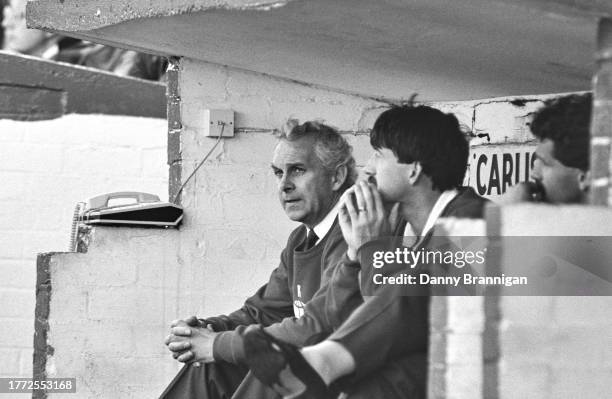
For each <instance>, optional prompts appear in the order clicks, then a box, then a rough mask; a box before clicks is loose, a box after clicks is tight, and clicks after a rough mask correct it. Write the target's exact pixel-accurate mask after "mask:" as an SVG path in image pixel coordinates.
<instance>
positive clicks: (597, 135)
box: [590, 18, 612, 206]
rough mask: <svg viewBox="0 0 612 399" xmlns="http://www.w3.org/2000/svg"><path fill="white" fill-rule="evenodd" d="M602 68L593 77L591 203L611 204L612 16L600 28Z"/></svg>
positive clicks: (599, 62) (599, 55)
mask: <svg viewBox="0 0 612 399" xmlns="http://www.w3.org/2000/svg"><path fill="white" fill-rule="evenodd" d="M597 64H598V69H597V72H596V73H595V76H594V77H593V92H594V96H593V117H592V122H591V174H592V178H593V180H592V187H591V198H590V203H591V204H593V205H604V206H605V205H608V204H610V202H611V201H612V186H611V185H610V170H611V169H612V163H611V161H612V159H611V158H610V142H611V140H612V19H610V18H602V19H601V20H600V21H599V28H598V32H597Z"/></svg>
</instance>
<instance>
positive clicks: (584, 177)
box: [577, 171, 591, 193]
mask: <svg viewBox="0 0 612 399" xmlns="http://www.w3.org/2000/svg"><path fill="white" fill-rule="evenodd" d="M577 179H578V188H580V191H582V192H583V193H586V192H587V191H589V187H591V172H590V171H586V172H583V171H580V173H578V176H577Z"/></svg>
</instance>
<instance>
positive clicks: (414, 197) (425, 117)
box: [244, 106, 485, 398]
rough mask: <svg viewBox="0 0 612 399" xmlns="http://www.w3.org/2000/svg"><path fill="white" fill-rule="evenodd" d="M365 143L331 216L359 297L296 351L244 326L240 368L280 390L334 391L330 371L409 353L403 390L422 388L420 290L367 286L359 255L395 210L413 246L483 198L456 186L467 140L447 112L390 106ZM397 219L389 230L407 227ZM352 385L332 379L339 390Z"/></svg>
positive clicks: (369, 366)
mask: <svg viewBox="0 0 612 399" xmlns="http://www.w3.org/2000/svg"><path fill="white" fill-rule="evenodd" d="M370 143H371V145H372V147H373V148H374V150H375V151H374V154H373V155H372V157H371V158H370V161H369V162H368V165H367V166H366V168H365V173H366V175H367V176H368V181H367V182H360V183H358V184H356V185H355V186H354V187H353V188H351V189H349V190H347V191H346V192H345V194H344V195H343V199H342V207H341V209H340V216H339V220H340V226H341V228H342V233H343V236H344V239H345V240H346V242H347V245H348V249H347V253H346V256H345V257H344V259H343V261H342V263H341V264H340V265H339V266H338V268H337V270H340V271H341V270H343V269H358V270H360V271H361V290H362V291H361V292H362V294H363V295H364V298H365V302H364V303H363V304H362V305H361V306H359V307H358V308H357V309H356V310H355V311H354V312H353V313H352V314H351V315H350V316H349V318H348V319H347V320H346V321H345V322H344V323H343V324H342V325H341V326H340V327H339V328H338V329H337V330H336V331H335V332H334V333H333V334H332V335H331V336H330V337H329V338H328V339H326V340H325V341H323V342H321V343H318V344H316V345H313V346H310V347H305V348H303V349H301V350H298V348H296V347H294V346H292V345H289V344H286V343H284V342H282V341H280V340H277V339H275V338H274V337H271V336H270V335H268V334H266V333H265V332H264V331H262V330H261V329H258V328H250V329H249V330H247V333H246V335H245V341H244V342H245V352H246V353H247V355H248V356H247V362H248V364H249V367H250V369H251V370H252V371H253V373H254V374H255V375H256V376H257V377H258V378H259V379H260V380H261V381H262V382H264V383H266V384H268V385H269V386H272V387H274V388H275V389H276V390H277V391H278V392H279V393H281V394H283V395H286V396H291V395H303V397H312V398H325V397H329V398H332V397H335V396H336V395H337V391H336V390H334V389H332V388H329V386H330V384H331V383H332V382H334V381H336V380H338V379H339V378H341V377H344V376H348V375H352V376H353V377H354V379H352V380H351V382H353V381H356V380H357V379H358V378H360V377H362V376H365V375H369V374H371V373H373V372H375V371H376V370H378V369H380V368H381V367H384V366H385V365H386V364H388V362H390V361H392V360H394V359H397V358H399V357H404V358H410V359H411V361H412V368H411V371H412V375H407V376H406V380H405V384H408V385H409V386H410V387H411V389H410V391H409V392H408V393H406V396H405V397H409V398H420V397H424V396H425V392H426V385H427V384H426V370H427V351H428V336H429V299H428V296H427V295H428V289H427V287H426V286H417V287H415V288H414V290H413V292H406V291H404V290H402V289H398V288H397V287H396V286H393V285H391V286H389V285H386V286H378V287H376V286H375V285H374V283H373V278H372V277H373V274H374V268H373V267H372V258H371V257H369V256H368V254H371V253H372V247H374V248H381V244H382V246H383V247H384V248H387V247H386V245H387V244H386V243H385V242H384V241H381V240H380V239H381V238H383V237H388V236H391V235H393V230H394V229H393V228H394V226H395V225H396V221H397V219H398V216H399V218H401V219H404V220H405V221H406V222H407V223H408V224H409V225H410V226H411V227H412V230H413V231H414V233H416V235H417V241H416V243H414V244H413V245H412V246H411V249H412V250H413V251H416V250H418V249H420V248H428V246H429V245H431V243H432V234H433V230H434V228H435V224H436V221H437V220H438V218H440V217H459V218H482V216H483V207H484V204H485V200H484V199H483V198H481V197H479V196H478V195H476V193H475V192H474V191H473V190H472V189H471V188H463V187H461V183H462V181H463V176H464V174H465V170H466V166H467V157H468V143H467V141H466V138H465V135H464V134H463V132H462V131H461V129H460V128H459V123H458V121H457V119H456V118H455V117H454V116H453V115H450V114H444V113H442V112H441V111H439V110H436V109H433V108H431V107H426V106H416V107H415V106H407V107H396V108H392V109H390V110H387V111H385V112H383V113H382V114H381V115H380V116H379V118H378V119H377V121H376V122H375V124H374V128H373V130H372V134H371V137H370ZM406 222H404V223H402V224H400V226H401V227H400V229H399V230H395V231H396V234H397V233H398V232H399V235H403V234H404V231H407V227H406V226H407V223H406ZM396 271H397V272H401V271H403V269H402V268H399V269H397V270H396ZM374 294H375V295H374ZM353 389H354V386H353V385H348V386H347V385H345V386H341V387H340V390H343V391H345V392H347V393H348V394H349V397H351V393H352V391H353ZM364 397H365V396H364Z"/></svg>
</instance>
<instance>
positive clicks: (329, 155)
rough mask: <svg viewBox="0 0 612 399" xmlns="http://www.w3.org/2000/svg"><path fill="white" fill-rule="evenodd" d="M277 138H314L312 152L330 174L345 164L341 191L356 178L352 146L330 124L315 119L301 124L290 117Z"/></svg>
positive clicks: (295, 139) (288, 139)
mask: <svg viewBox="0 0 612 399" xmlns="http://www.w3.org/2000/svg"><path fill="white" fill-rule="evenodd" d="M278 138H279V139H282V140H287V141H297V140H300V139H303V138H312V139H313V140H314V152H315V155H316V156H317V158H318V159H319V161H320V162H321V164H322V165H323V167H324V168H325V170H327V171H328V172H329V173H330V174H333V173H335V171H336V169H337V168H338V167H340V166H342V165H346V171H347V174H346V180H345V181H344V184H343V185H342V186H341V188H340V191H341V192H343V191H344V190H346V189H347V188H349V187H350V186H352V185H353V184H355V181H356V180H357V166H356V163H355V158H353V147H352V146H351V145H350V144H349V143H348V142H347V141H346V140H345V139H344V137H342V136H341V135H340V133H339V132H338V131H337V130H336V129H334V128H333V127H331V126H328V125H325V124H323V123H320V122H316V121H307V122H304V123H302V124H301V125H300V124H299V122H298V121H297V120H294V119H290V120H289V121H288V122H287V124H286V125H285V127H284V129H283V130H282V131H281V133H280V134H279V135H278Z"/></svg>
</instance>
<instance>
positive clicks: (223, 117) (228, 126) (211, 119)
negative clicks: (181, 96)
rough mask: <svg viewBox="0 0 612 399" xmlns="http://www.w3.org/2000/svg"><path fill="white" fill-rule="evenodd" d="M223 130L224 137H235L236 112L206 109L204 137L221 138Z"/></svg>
mask: <svg viewBox="0 0 612 399" xmlns="http://www.w3.org/2000/svg"><path fill="white" fill-rule="evenodd" d="M221 130H223V137H234V111H232V110H231V109H205V110H204V136H206V137H219V136H220V135H221Z"/></svg>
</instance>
